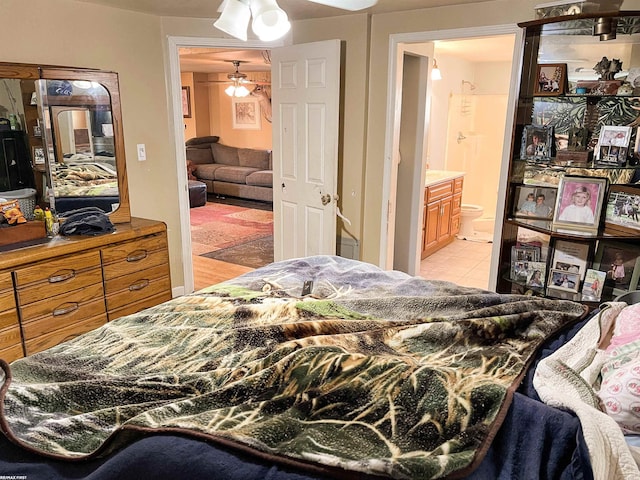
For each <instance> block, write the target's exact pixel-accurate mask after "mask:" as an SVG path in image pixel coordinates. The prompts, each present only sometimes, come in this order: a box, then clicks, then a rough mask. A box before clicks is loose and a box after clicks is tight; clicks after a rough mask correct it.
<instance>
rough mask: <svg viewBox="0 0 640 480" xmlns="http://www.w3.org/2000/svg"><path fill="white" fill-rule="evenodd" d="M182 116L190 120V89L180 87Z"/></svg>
mask: <svg viewBox="0 0 640 480" xmlns="http://www.w3.org/2000/svg"><path fill="white" fill-rule="evenodd" d="M182 116H183V118H191V88H190V87H188V86H187V87H182Z"/></svg>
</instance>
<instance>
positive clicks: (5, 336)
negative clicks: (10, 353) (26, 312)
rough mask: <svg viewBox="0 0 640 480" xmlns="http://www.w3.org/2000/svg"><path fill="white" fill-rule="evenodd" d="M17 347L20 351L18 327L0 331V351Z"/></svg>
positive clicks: (20, 339)
mask: <svg viewBox="0 0 640 480" xmlns="http://www.w3.org/2000/svg"><path fill="white" fill-rule="evenodd" d="M16 345H19V346H20V348H21V349H22V338H21V337H20V327H19V326H18V325H15V326H13V327H10V328H2V329H0V350H3V349H5V348H10V347H14V346H16Z"/></svg>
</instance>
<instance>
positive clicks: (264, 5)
mask: <svg viewBox="0 0 640 480" xmlns="http://www.w3.org/2000/svg"><path fill="white" fill-rule="evenodd" d="M218 11H221V12H222V13H221V15H220V18H218V20H216V21H215V22H214V24H213V26H214V27H216V28H218V29H219V30H222V31H223V32H225V33H228V34H229V35H231V36H232V37H235V38H238V39H240V40H243V41H245V42H246V41H247V28H248V27H249V20H251V16H253V22H252V23H251V29H252V30H253V33H255V34H256V35H257V36H258V38H259V39H260V40H262V41H263V42H269V41H272V40H277V39H278V38H280V37H282V36H283V35H285V34H286V33H287V32H288V31H289V30H290V29H291V23H290V22H289V17H288V16H287V13H286V12H285V11H284V10H282V9H281V8H280V7H279V6H278V4H277V3H276V0H224V1H223V2H222V4H221V5H220V8H218Z"/></svg>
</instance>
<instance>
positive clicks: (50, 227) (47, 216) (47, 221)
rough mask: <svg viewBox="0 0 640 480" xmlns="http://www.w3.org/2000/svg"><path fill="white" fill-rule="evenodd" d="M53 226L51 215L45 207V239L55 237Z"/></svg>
mask: <svg viewBox="0 0 640 480" xmlns="http://www.w3.org/2000/svg"><path fill="white" fill-rule="evenodd" d="M53 224H54V220H53V214H52V213H51V210H49V207H47V208H45V210H44V227H45V229H46V230H47V237H50V238H52V237H54V236H55V233H54V226H53Z"/></svg>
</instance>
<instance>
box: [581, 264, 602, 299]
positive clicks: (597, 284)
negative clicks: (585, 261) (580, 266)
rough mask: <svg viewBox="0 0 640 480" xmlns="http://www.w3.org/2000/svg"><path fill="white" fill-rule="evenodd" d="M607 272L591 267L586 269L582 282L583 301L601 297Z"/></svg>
mask: <svg viewBox="0 0 640 480" xmlns="http://www.w3.org/2000/svg"><path fill="white" fill-rule="evenodd" d="M606 276H607V273H606V272H601V271H600V270H594V269H592V268H589V269H587V273H586V274H585V276H584V283H583V284H582V298H581V300H582V301H583V302H597V301H599V300H600V298H602V290H603V289H604V284H605V279H606Z"/></svg>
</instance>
